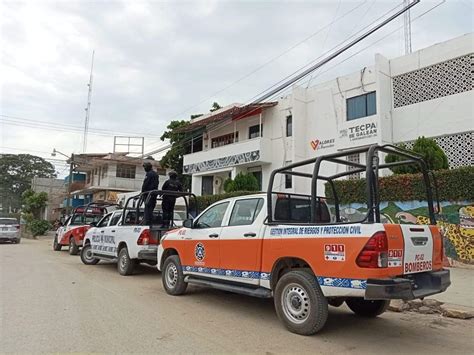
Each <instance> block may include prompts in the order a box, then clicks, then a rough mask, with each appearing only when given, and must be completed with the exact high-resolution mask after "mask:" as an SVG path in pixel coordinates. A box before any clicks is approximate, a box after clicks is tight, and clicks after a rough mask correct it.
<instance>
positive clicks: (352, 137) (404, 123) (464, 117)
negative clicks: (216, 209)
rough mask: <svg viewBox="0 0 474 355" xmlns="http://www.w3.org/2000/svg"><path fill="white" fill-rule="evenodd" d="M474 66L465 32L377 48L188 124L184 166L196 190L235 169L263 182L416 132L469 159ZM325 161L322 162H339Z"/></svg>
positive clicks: (458, 162)
mask: <svg viewBox="0 0 474 355" xmlns="http://www.w3.org/2000/svg"><path fill="white" fill-rule="evenodd" d="M473 68H474V35H473V34H472V33H471V34H467V35H464V36H461V37H458V38H454V39H452V40H450V41H447V42H443V43H439V44H436V45H433V46H431V47H428V48H425V49H422V50H419V51H417V52H414V53H412V54H409V55H405V56H402V57H398V58H394V59H387V58H385V57H384V56H382V55H380V54H377V55H376V56H375V65H373V66H369V67H364V68H361V70H359V71H357V72H355V73H352V74H349V75H346V76H343V77H339V78H336V79H334V80H331V81H329V82H326V83H322V84H318V85H316V86H314V87H311V88H308V89H304V88H301V87H295V88H294V89H293V91H292V93H291V94H290V95H288V96H287V97H285V98H283V99H281V100H279V101H278V102H275V103H266V104H259V105H254V106H250V107H249V106H245V107H242V106H239V105H236V104H234V105H231V106H229V107H226V108H223V109H220V110H219V111H215V112H213V113H211V114H209V115H206V116H203V117H199V118H197V119H194V120H192V121H191V124H190V125H189V126H188V127H187V128H186V130H188V131H191V132H193V134H194V135H198V134H199V137H198V138H196V139H194V142H193V150H192V153H190V154H187V155H185V156H184V164H183V165H184V168H183V170H184V173H186V174H190V175H192V191H193V192H194V193H196V194H198V195H200V194H211V193H214V194H215V193H220V192H222V191H223V188H222V182H223V180H224V179H226V178H227V177H234V176H235V175H236V174H237V173H238V172H240V171H244V172H249V173H253V174H255V175H256V177H257V178H258V179H259V180H260V181H261V186H262V189H263V190H266V187H267V184H268V179H269V176H270V173H271V171H272V170H273V169H276V168H280V167H282V166H284V165H286V164H289V163H290V162H297V161H301V160H304V159H308V158H312V157H316V156H318V155H321V154H327V153H332V152H336V151H341V150H346V149H350V148H355V147H362V146H366V145H369V144H373V143H378V144H387V143H400V142H406V143H407V144H408V145H410V143H411V142H413V141H414V140H415V139H416V138H418V137H419V136H425V137H431V138H434V139H435V140H436V141H437V143H438V144H439V145H440V146H441V147H442V148H443V150H444V151H445V153H446V154H447V156H448V160H449V164H450V167H459V166H465V165H472V164H473V163H474V157H473V154H474V148H473V140H474V133H473V131H474V95H473V93H474V92H473V85H474V80H473V75H474V74H473V73H474V72H473ZM259 127H261V129H260V128H259ZM201 132H202V135H201ZM350 159H351V160H354V161H363V159H364V157H363V156H359V155H357V156H353V157H350ZM337 168H338V169H346V167H341V166H338V167H337ZM331 169H333V170H334V169H335V167H334V166H331V167H324V166H323V170H322V172H323V173H325V174H330V173H336V172H337V171H335V170H334V171H333V170H331ZM308 184H309V182H308V181H307V179H303V178H299V177H293V178H290V177H289V176H287V177H285V176H282V177H281V181H276V182H275V185H274V186H275V188H276V190H280V191H288V192H299V193H308V192H309V190H308V186H309V185H308ZM321 187H322V186H320V187H319V188H321ZM319 191H321V192H322V191H324V190H321V189H320V190H319Z"/></svg>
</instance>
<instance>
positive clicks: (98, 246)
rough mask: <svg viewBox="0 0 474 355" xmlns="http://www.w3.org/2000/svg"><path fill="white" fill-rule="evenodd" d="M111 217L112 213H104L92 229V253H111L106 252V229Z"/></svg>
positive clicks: (107, 246) (107, 245)
mask: <svg viewBox="0 0 474 355" xmlns="http://www.w3.org/2000/svg"><path fill="white" fill-rule="evenodd" d="M111 218H112V213H109V214H107V215H105V216H104V217H103V218H102V219H101V220H100V221H99V223H97V226H96V228H94V230H93V232H92V233H93V234H92V238H91V248H92V250H93V251H94V254H100V255H111V253H110V252H108V248H109V243H108V242H107V238H106V237H105V236H106V229H107V226H108V224H109V222H110V219H111Z"/></svg>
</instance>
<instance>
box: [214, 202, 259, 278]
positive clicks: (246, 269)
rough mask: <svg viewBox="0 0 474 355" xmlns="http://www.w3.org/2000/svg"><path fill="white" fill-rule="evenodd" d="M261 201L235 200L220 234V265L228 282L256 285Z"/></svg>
mask: <svg viewBox="0 0 474 355" xmlns="http://www.w3.org/2000/svg"><path fill="white" fill-rule="evenodd" d="M263 205H264V200H263V198H248V199H239V200H236V201H235V202H234V204H233V206H231V208H232V211H231V214H230V218H229V223H228V224H227V226H224V227H222V231H221V235H220V242H219V244H220V266H219V268H220V269H221V270H222V272H223V273H224V277H225V278H226V279H229V280H230V281H236V282H244V283H248V284H254V285H258V284H259V282H260V262H261V260H260V259H261V255H262V242H263V233H261V230H260V229H261V228H262V226H263V218H258V217H259V215H260V214H262V216H263V213H261V211H262V207H263Z"/></svg>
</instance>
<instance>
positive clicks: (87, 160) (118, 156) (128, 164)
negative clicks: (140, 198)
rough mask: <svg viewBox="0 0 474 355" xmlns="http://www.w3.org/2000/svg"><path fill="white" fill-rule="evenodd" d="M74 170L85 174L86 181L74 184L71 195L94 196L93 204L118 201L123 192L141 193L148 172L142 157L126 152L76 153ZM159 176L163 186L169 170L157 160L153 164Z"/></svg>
mask: <svg viewBox="0 0 474 355" xmlns="http://www.w3.org/2000/svg"><path fill="white" fill-rule="evenodd" d="M74 162H75V164H76V168H75V170H76V171H77V172H81V173H84V174H86V178H85V181H83V182H73V184H72V186H71V194H73V195H92V201H94V202H96V201H108V202H115V201H116V200H117V195H118V194H119V193H123V192H132V191H140V190H141V188H142V184H143V180H144V179H145V171H144V170H143V167H142V164H143V162H144V160H143V159H141V158H133V157H129V156H127V155H126V153H100V154H89V153H88V154H76V155H74ZM150 162H151V163H152V165H153V167H154V169H155V171H156V172H157V173H158V176H159V184H160V186H161V185H162V184H163V183H164V181H165V180H166V179H167V177H166V170H165V169H162V168H161V167H160V165H159V163H158V161H153V160H151V161H150Z"/></svg>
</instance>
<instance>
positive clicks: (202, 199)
mask: <svg viewBox="0 0 474 355" xmlns="http://www.w3.org/2000/svg"><path fill="white" fill-rule="evenodd" d="M256 193H258V192H255V191H234V192H226V193H223V194H219V195H205V196H196V200H197V204H198V210H199V212H202V211H203V210H204V209H205V208H207V207H209V206H210V205H212V204H213V203H214V202H217V201H220V200H224V199H226V198H231V197H237V196H243V195H252V194H256ZM190 207H191V210H194V199H191V203H190Z"/></svg>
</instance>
